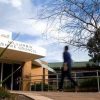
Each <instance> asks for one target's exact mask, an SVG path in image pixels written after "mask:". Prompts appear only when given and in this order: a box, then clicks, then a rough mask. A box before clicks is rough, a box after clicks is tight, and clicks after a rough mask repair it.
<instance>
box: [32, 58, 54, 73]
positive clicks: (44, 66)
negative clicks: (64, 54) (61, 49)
mask: <svg viewBox="0 0 100 100" xmlns="http://www.w3.org/2000/svg"><path fill="white" fill-rule="evenodd" d="M34 63H36V64H37V65H39V66H41V67H43V68H45V69H47V70H48V71H50V72H53V73H56V71H55V70H54V69H52V68H50V67H49V66H48V65H46V64H44V63H42V61H41V60H39V59H36V60H35V61H34Z"/></svg>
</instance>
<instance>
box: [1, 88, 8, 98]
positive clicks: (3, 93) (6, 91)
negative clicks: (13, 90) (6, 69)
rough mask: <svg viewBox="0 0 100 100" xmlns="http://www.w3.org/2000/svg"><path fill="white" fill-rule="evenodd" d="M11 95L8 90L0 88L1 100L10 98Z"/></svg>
mask: <svg viewBox="0 0 100 100" xmlns="http://www.w3.org/2000/svg"><path fill="white" fill-rule="evenodd" d="M9 97H10V93H9V92H8V90H7V89H5V88H3V87H0V98H9Z"/></svg>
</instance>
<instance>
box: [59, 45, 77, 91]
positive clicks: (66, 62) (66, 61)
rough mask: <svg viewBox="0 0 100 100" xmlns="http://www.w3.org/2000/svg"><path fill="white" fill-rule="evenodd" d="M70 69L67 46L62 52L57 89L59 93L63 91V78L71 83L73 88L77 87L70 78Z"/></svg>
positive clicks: (70, 60) (70, 61)
mask: <svg viewBox="0 0 100 100" xmlns="http://www.w3.org/2000/svg"><path fill="white" fill-rule="evenodd" d="M71 67H72V59H71V55H70V53H69V52H68V46H65V47H64V52H63V67H62V69H61V80H60V84H59V89H58V90H59V91H62V90H63V84H64V78H65V76H66V77H67V78H68V79H69V80H70V81H71V82H72V83H73V85H74V86H75V87H77V86H78V84H77V83H76V82H75V81H74V80H73V78H72V77H71Z"/></svg>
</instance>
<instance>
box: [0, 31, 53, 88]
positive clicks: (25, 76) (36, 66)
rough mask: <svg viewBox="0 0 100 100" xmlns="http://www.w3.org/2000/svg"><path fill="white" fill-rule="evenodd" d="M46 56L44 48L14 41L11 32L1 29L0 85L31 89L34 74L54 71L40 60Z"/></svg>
mask: <svg viewBox="0 0 100 100" xmlns="http://www.w3.org/2000/svg"><path fill="white" fill-rule="evenodd" d="M45 56H46V50H45V49H44V48H41V47H37V46H36V45H31V44H27V43H23V42H19V41H15V40H14V41H13V40H12V33H11V32H8V31H5V30H0V82H1V83H0V86H6V87H7V88H8V89H9V90H29V89H30V83H32V81H34V77H33V75H36V74H39V75H40V74H41V75H43V74H48V70H50V71H53V70H52V69H51V68H48V66H47V63H43V61H41V60H39V59H40V58H42V57H45ZM41 79H42V77H41Z"/></svg>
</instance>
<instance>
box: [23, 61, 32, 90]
mask: <svg viewBox="0 0 100 100" xmlns="http://www.w3.org/2000/svg"><path fill="white" fill-rule="evenodd" d="M31 67H32V61H27V62H25V63H24V66H23V68H22V78H23V82H22V90H23V91H29V90H30V81H31V77H30V76H31Z"/></svg>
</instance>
